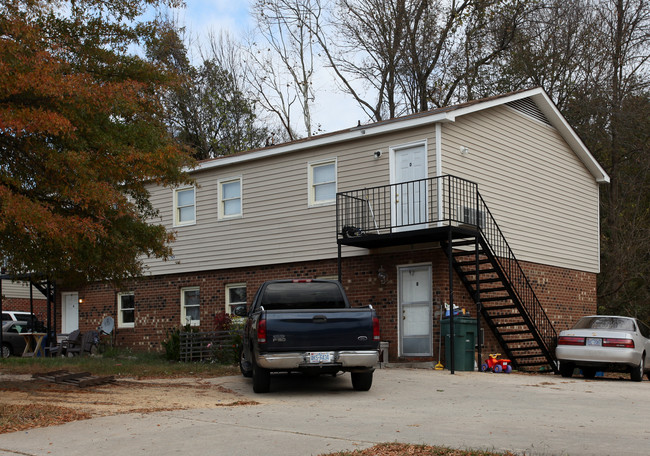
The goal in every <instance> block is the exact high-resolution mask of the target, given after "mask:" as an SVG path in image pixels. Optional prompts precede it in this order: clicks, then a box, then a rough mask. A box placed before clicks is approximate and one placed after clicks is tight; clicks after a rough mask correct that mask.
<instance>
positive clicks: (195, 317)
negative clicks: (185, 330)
mask: <svg viewBox="0 0 650 456" xmlns="http://www.w3.org/2000/svg"><path fill="white" fill-rule="evenodd" d="M200 306H201V299H200V294H199V287H189V288H183V289H182V290H181V324H182V325H190V326H199V324H200V323H201V307H200Z"/></svg>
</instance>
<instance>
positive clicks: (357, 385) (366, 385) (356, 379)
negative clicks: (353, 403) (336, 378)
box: [352, 372, 372, 391]
mask: <svg viewBox="0 0 650 456" xmlns="http://www.w3.org/2000/svg"><path fill="white" fill-rule="evenodd" d="M371 386H372V372H352V388H354V390H355V391H368V390H369V389H370V387H371Z"/></svg>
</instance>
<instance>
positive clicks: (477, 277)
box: [442, 192, 558, 373]
mask: <svg viewBox="0 0 650 456" xmlns="http://www.w3.org/2000/svg"><path fill="white" fill-rule="evenodd" d="M477 200H478V207H477V210H478V212H477V217H476V218H472V220H479V221H480V222H479V224H478V225H475V226H473V227H472V228H474V230H475V235H474V236H470V237H465V238H455V239H453V240H452V241H451V249H449V243H448V242H446V241H443V242H442V244H443V247H444V248H445V252H446V253H447V254H449V252H450V251H451V256H452V264H453V267H454V270H455V271H456V273H457V274H458V276H459V277H460V279H461V281H462V282H463V284H464V286H465V288H466V289H467V291H468V292H469V293H470V296H472V297H473V299H474V301H475V303H476V304H477V307H478V308H479V309H480V312H481V316H482V318H483V319H484V321H485V323H486V324H487V326H488V327H489V328H490V329H491V330H492V332H493V334H494V335H495V336H496V338H497V340H498V342H499V344H500V345H501V347H502V348H503V350H504V351H505V355H506V356H507V357H508V358H510V359H511V360H512V364H513V365H514V367H515V368H517V369H520V370H542V371H543V370H546V371H553V372H555V373H558V366H557V362H556V359H555V356H554V350H555V345H556V343H557V333H556V331H555V329H554V328H553V325H552V324H551V322H550V320H549V319H548V316H547V315H546V312H545V311H544V309H543V308H542V305H541V303H540V302H539V300H538V298H537V296H536V295H535V291H534V290H533V288H532V286H531V284H530V282H529V281H528V278H527V277H526V275H525V274H524V271H523V270H522V268H521V266H520V264H519V262H518V261H517V259H516V258H515V256H514V253H513V252H512V249H511V248H510V246H509V245H508V242H507V241H506V239H505V237H504V236H503V233H502V232H501V230H500V229H499V226H498V225H497V223H496V221H495V220H494V218H493V217H492V214H491V213H490V211H489V209H488V208H487V206H486V205H485V202H484V201H483V198H482V197H481V196H480V195H478V192H477Z"/></svg>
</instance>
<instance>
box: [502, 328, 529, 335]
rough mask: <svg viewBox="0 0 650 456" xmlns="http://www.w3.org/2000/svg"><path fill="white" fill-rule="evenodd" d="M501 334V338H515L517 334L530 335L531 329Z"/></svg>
mask: <svg viewBox="0 0 650 456" xmlns="http://www.w3.org/2000/svg"><path fill="white" fill-rule="evenodd" d="M499 334H500V335H501V337H503V336H514V335H517V334H530V329H525V330H521V331H507V332H502V333H499Z"/></svg>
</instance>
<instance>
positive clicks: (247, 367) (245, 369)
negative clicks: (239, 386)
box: [239, 347, 253, 378]
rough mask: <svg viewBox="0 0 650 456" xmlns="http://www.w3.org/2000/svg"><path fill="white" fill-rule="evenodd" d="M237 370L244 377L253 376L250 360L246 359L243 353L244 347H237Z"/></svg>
mask: <svg viewBox="0 0 650 456" xmlns="http://www.w3.org/2000/svg"><path fill="white" fill-rule="evenodd" d="M239 370H240V371H241V374H242V375H243V376H244V377H246V378H251V377H252V376H253V369H252V368H251V362H250V361H248V360H246V355H245V354H244V347H241V348H240V349H239Z"/></svg>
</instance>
